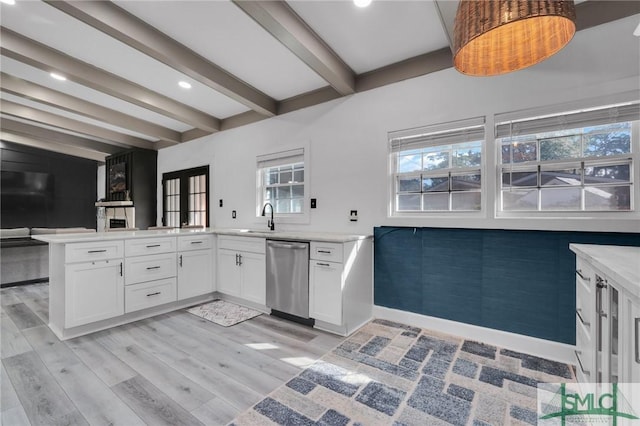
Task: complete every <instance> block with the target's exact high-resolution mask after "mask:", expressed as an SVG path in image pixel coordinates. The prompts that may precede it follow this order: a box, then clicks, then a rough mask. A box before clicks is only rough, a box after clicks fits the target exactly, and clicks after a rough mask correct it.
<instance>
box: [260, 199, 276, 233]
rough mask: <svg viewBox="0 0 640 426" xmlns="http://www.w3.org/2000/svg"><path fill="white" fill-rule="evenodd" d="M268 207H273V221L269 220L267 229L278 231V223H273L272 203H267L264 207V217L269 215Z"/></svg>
mask: <svg viewBox="0 0 640 426" xmlns="http://www.w3.org/2000/svg"><path fill="white" fill-rule="evenodd" d="M267 206H269V207H271V219H269V220H268V221H267V227H268V228H269V229H270V230H272V231H275V230H276V223H275V222H274V221H273V206H272V205H271V203H265V204H264V207H263V208H262V216H266V215H267Z"/></svg>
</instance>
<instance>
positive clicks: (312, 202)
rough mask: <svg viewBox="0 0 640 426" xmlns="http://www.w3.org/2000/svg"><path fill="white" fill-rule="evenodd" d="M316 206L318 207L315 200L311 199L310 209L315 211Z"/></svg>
mask: <svg viewBox="0 0 640 426" xmlns="http://www.w3.org/2000/svg"><path fill="white" fill-rule="evenodd" d="M317 205H318V204H317V200H316V199H315V198H312V199H311V208H312V209H315V208H316V206H317Z"/></svg>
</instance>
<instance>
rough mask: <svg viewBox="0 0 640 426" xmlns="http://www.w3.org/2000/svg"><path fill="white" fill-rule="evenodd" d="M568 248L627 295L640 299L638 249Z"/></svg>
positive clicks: (583, 246)
mask: <svg viewBox="0 0 640 426" xmlns="http://www.w3.org/2000/svg"><path fill="white" fill-rule="evenodd" d="M569 248H570V249H571V251H573V252H574V253H576V254H578V255H580V256H582V257H584V258H585V259H587V260H588V261H589V262H590V263H591V264H592V265H593V266H594V267H595V268H596V269H598V270H600V272H602V273H603V274H605V275H607V277H609V278H610V279H612V280H613V281H615V282H616V283H617V284H618V285H619V286H622V287H623V288H624V289H625V290H626V291H627V292H628V293H630V294H632V295H634V296H635V297H637V298H640V247H623V246H605V245H596V244H569Z"/></svg>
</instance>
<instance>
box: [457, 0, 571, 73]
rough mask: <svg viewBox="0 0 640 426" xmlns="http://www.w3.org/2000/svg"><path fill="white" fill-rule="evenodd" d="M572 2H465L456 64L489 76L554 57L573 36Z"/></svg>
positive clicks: (459, 13)
mask: <svg viewBox="0 0 640 426" xmlns="http://www.w3.org/2000/svg"><path fill="white" fill-rule="evenodd" d="M575 20H576V10H575V5H574V3H573V1H562V0H559V1H554V0H547V1H541V0H531V1H522V0H461V1H460V4H459V6H458V11H457V13H456V19H455V22H454V43H453V46H454V49H453V50H454V57H453V62H454V66H455V67H456V69H457V70H458V71H460V72H461V73H463V74H468V75H473V76H491V75H499V74H504V73H508V72H511V71H516V70H520V69H523V68H526V67H529V66H531V65H534V64H537V63H538V62H540V61H543V60H545V59H547V58H548V57H550V56H552V55H553V54H555V53H556V52H558V51H559V50H560V49H562V48H563V47H564V46H565V45H566V44H567V43H569V41H570V40H571V38H572V37H573V35H574V33H575V31H576V26H575Z"/></svg>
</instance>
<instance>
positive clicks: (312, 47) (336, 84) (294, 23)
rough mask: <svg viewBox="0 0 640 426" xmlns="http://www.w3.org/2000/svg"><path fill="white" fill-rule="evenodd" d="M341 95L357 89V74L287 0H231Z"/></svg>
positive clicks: (349, 93) (351, 92)
mask: <svg viewBox="0 0 640 426" xmlns="http://www.w3.org/2000/svg"><path fill="white" fill-rule="evenodd" d="M232 1H233V3H234V4H235V5H236V6H238V7H239V8H240V9H241V10H242V11H244V12H245V13H246V14H247V15H249V16H250V17H251V18H253V20H254V21H256V22H257V23H258V24H259V25H260V26H262V28H264V29H265V30H266V31H267V32H269V33H270V34H271V35H272V36H273V37H275V38H276V39H277V40H278V41H279V42H280V43H282V44H283V45H284V46H286V47H287V48H288V49H289V50H290V51H291V52H293V53H294V54H295V55H296V56H297V57H298V58H300V59H301V60H302V61H303V62H304V63H305V64H307V66H309V68H311V69H312V70H314V71H315V72H316V73H318V75H320V76H321V77H322V78H324V79H325V80H326V81H327V82H328V83H329V85H330V86H331V87H333V88H334V89H335V90H336V91H337V92H338V93H339V94H340V95H343V96H345V95H351V94H353V93H354V92H355V74H354V72H353V71H352V70H351V68H349V66H348V65H347V64H345V63H344V61H343V60H342V59H341V58H340V57H339V56H338V55H337V54H336V53H335V52H334V51H333V50H332V49H331V48H330V47H329V46H328V45H327V44H326V43H325V42H324V40H322V39H321V38H320V36H318V35H317V34H316V33H315V31H313V30H312V29H311V27H309V25H307V23H306V22H304V21H303V20H302V18H300V17H299V16H298V15H297V14H296V13H295V12H294V11H293V9H291V7H290V6H289V5H288V4H287V3H286V2H285V1H250V0H232Z"/></svg>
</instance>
